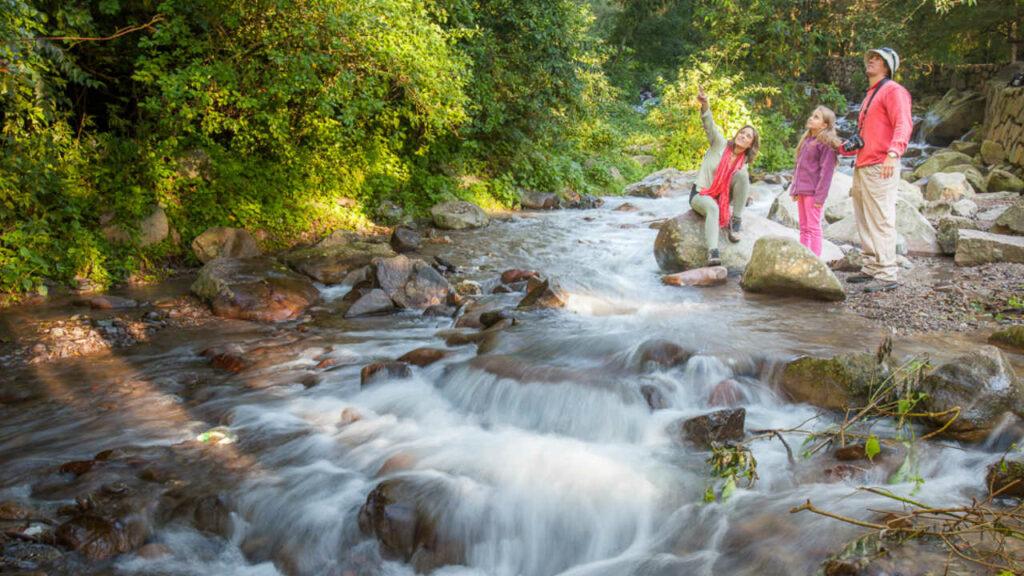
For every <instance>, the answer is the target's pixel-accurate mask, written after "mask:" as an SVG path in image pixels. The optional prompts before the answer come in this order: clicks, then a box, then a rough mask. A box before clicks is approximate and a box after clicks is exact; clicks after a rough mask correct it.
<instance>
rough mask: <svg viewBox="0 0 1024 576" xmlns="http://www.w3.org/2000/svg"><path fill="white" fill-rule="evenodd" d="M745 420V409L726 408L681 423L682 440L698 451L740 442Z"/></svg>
mask: <svg viewBox="0 0 1024 576" xmlns="http://www.w3.org/2000/svg"><path fill="white" fill-rule="evenodd" d="M746 419H747V410H746V409H745V408H742V407H741V408H727V409H725V410H718V411H715V412H712V413H710V414H703V415H701V416H697V417H696V418H690V419H689V420H686V421H684V422H682V424H681V425H680V430H681V431H682V436H683V437H682V439H683V441H685V442H688V443H690V444H692V445H693V446H695V447H696V448H697V449H698V450H711V449H712V446H713V445H714V444H724V443H726V442H740V441H742V440H743V437H744V430H743V427H744V424H745V423H746Z"/></svg>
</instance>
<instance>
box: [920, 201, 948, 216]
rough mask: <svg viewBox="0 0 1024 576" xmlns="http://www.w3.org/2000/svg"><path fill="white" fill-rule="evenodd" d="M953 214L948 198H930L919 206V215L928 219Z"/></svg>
mask: <svg viewBox="0 0 1024 576" xmlns="http://www.w3.org/2000/svg"><path fill="white" fill-rule="evenodd" d="M952 214H953V203H952V202H950V201H949V200H931V201H929V202H927V203H926V204H925V205H924V207H923V208H921V215H922V216H924V217H925V218H927V219H928V220H939V219H941V218H945V217H946V216H951V215H952Z"/></svg>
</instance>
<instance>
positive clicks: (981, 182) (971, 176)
mask: <svg viewBox="0 0 1024 576" xmlns="http://www.w3.org/2000/svg"><path fill="white" fill-rule="evenodd" d="M942 171H943V172H950V173H952V172H958V173H960V174H963V175H964V176H965V177H966V178H967V183H968V184H970V185H971V188H972V189H973V190H974V192H985V176H984V175H983V174H982V173H981V170H978V169H977V168H975V167H974V165H973V164H957V165H956V166H947V167H946V168H943V169H942Z"/></svg>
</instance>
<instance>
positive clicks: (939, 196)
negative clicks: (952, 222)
mask: <svg viewBox="0 0 1024 576" xmlns="http://www.w3.org/2000/svg"><path fill="white" fill-rule="evenodd" d="M973 195H974V189H973V188H971V184H970V183H969V182H968V181H967V176H965V175H963V174H961V173H960V172H936V173H935V174H932V177H931V179H929V180H928V186H927V187H926V188H925V194H924V197H925V199H926V200H950V201H953V202H956V201H957V200H959V199H961V198H965V197H969V196H973Z"/></svg>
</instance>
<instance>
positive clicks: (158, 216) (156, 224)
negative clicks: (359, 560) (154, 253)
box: [103, 205, 171, 248]
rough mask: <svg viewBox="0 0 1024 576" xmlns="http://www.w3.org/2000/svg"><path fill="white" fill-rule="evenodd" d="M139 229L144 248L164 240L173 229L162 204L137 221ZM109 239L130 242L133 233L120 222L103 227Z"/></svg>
mask: <svg viewBox="0 0 1024 576" xmlns="http://www.w3.org/2000/svg"><path fill="white" fill-rule="evenodd" d="M135 229H136V230H138V245H139V246H140V247H142V248H145V247H146V246H152V245H153V244H157V243H159V242H163V240H164V239H165V238H167V235H168V234H169V233H170V231H171V225H170V222H168V221H167V213H166V212H164V209H163V208H161V207H160V206H157V205H154V206H153V207H152V209H151V210H150V212H149V214H148V215H147V216H145V217H144V218H142V219H141V220H139V221H138V222H136V223H135ZM103 235H104V236H106V238H107V241H109V242H111V243H114V244H130V243H131V242H132V241H133V235H132V234H131V233H130V232H128V231H126V230H125V229H124V228H122V227H121V226H120V225H118V224H110V225H108V226H106V227H104V228H103Z"/></svg>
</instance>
